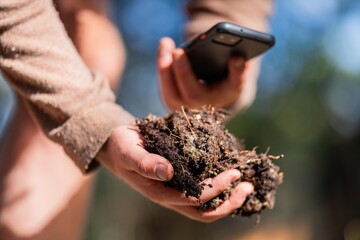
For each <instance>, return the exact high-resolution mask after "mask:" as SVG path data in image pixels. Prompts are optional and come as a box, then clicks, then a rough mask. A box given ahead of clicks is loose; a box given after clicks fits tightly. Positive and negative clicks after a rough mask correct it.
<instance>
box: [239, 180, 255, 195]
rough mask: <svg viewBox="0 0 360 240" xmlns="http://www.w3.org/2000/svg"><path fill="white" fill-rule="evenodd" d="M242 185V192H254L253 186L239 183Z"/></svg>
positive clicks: (247, 183)
mask: <svg viewBox="0 0 360 240" xmlns="http://www.w3.org/2000/svg"><path fill="white" fill-rule="evenodd" d="M241 184H242V187H243V188H244V190H245V191H246V192H247V193H248V194H250V193H252V192H253V191H254V185H252V184H251V183H249V182H243V183H241Z"/></svg>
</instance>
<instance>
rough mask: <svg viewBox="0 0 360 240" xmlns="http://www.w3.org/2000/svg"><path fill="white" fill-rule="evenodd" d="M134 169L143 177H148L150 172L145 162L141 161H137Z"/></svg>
mask: <svg viewBox="0 0 360 240" xmlns="http://www.w3.org/2000/svg"><path fill="white" fill-rule="evenodd" d="M135 167H136V171H137V172H138V173H140V174H141V175H145V176H148V175H149V174H150V172H151V170H150V169H149V167H148V165H147V164H146V162H145V161H144V160H143V161H138V162H137V163H136V165H135Z"/></svg>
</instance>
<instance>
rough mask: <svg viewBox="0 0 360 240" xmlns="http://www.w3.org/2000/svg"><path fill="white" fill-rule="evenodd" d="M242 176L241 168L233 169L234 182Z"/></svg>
mask: <svg viewBox="0 0 360 240" xmlns="http://www.w3.org/2000/svg"><path fill="white" fill-rule="evenodd" d="M240 177H241V173H240V171H239V170H237V169H234V170H232V182H234V181H236V180H238V179H239V178H240Z"/></svg>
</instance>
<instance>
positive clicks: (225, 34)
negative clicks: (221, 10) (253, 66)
mask: <svg viewBox="0 0 360 240" xmlns="http://www.w3.org/2000/svg"><path fill="white" fill-rule="evenodd" d="M274 44H275V38H274V36H272V35H270V34H267V33H263V32H259V31H255V30H252V29H249V28H245V27H241V26H238V25H235V24H232V23H228V22H220V23H218V24H216V25H215V26H213V27H212V28H210V29H209V30H208V31H206V32H205V33H202V34H199V35H198V36H197V37H195V38H194V39H192V40H190V41H188V42H185V43H184V44H182V45H181V46H180V47H181V48H183V49H184V50H185V52H186V55H187V57H188V59H189V61H190V64H191V67H192V70H193V71H194V73H195V74H196V76H197V77H198V78H199V79H201V80H203V81H205V82H206V83H207V84H213V83H216V82H218V81H221V80H222V79H225V78H226V77H227V75H228V61H229V58H230V57H231V56H241V57H243V58H244V59H245V60H249V59H251V58H253V57H256V56H258V55H260V54H262V53H264V52H265V51H266V50H268V49H269V48H271V47H272V46H274Z"/></svg>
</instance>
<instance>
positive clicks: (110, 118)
mask: <svg viewBox="0 0 360 240" xmlns="http://www.w3.org/2000/svg"><path fill="white" fill-rule="evenodd" d="M133 123H134V118H133V117H132V116H131V115H130V114H129V113H128V112H126V111H125V110H124V109H123V108H121V107H120V106H119V105H117V104H115V103H111V102H105V103H102V104H99V105H96V106H92V107H91V108H89V109H85V110H83V111H81V112H80V113H78V114H76V115H74V116H72V117H71V118H70V119H68V120H67V121H66V122H65V123H64V124H63V125H61V126H60V127H58V128H56V129H53V130H52V131H50V132H49V137H50V138H51V139H52V140H54V141H55V142H58V143H59V144H61V145H62V146H63V148H64V150H65V152H66V153H67V154H68V155H69V156H70V157H71V158H72V159H73V160H74V162H75V164H76V165H77V166H78V167H79V168H80V170H81V171H82V172H83V173H88V172H90V171H91V170H93V169H95V168H96V167H97V166H98V165H99V164H98V162H97V161H96V160H95V156H96V154H97V153H98V152H99V150H100V149H101V147H102V146H103V145H104V144H105V142H106V141H107V139H108V137H109V136H110V134H111V132H112V131H113V129H114V128H116V127H117V126H119V125H123V124H133Z"/></svg>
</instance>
